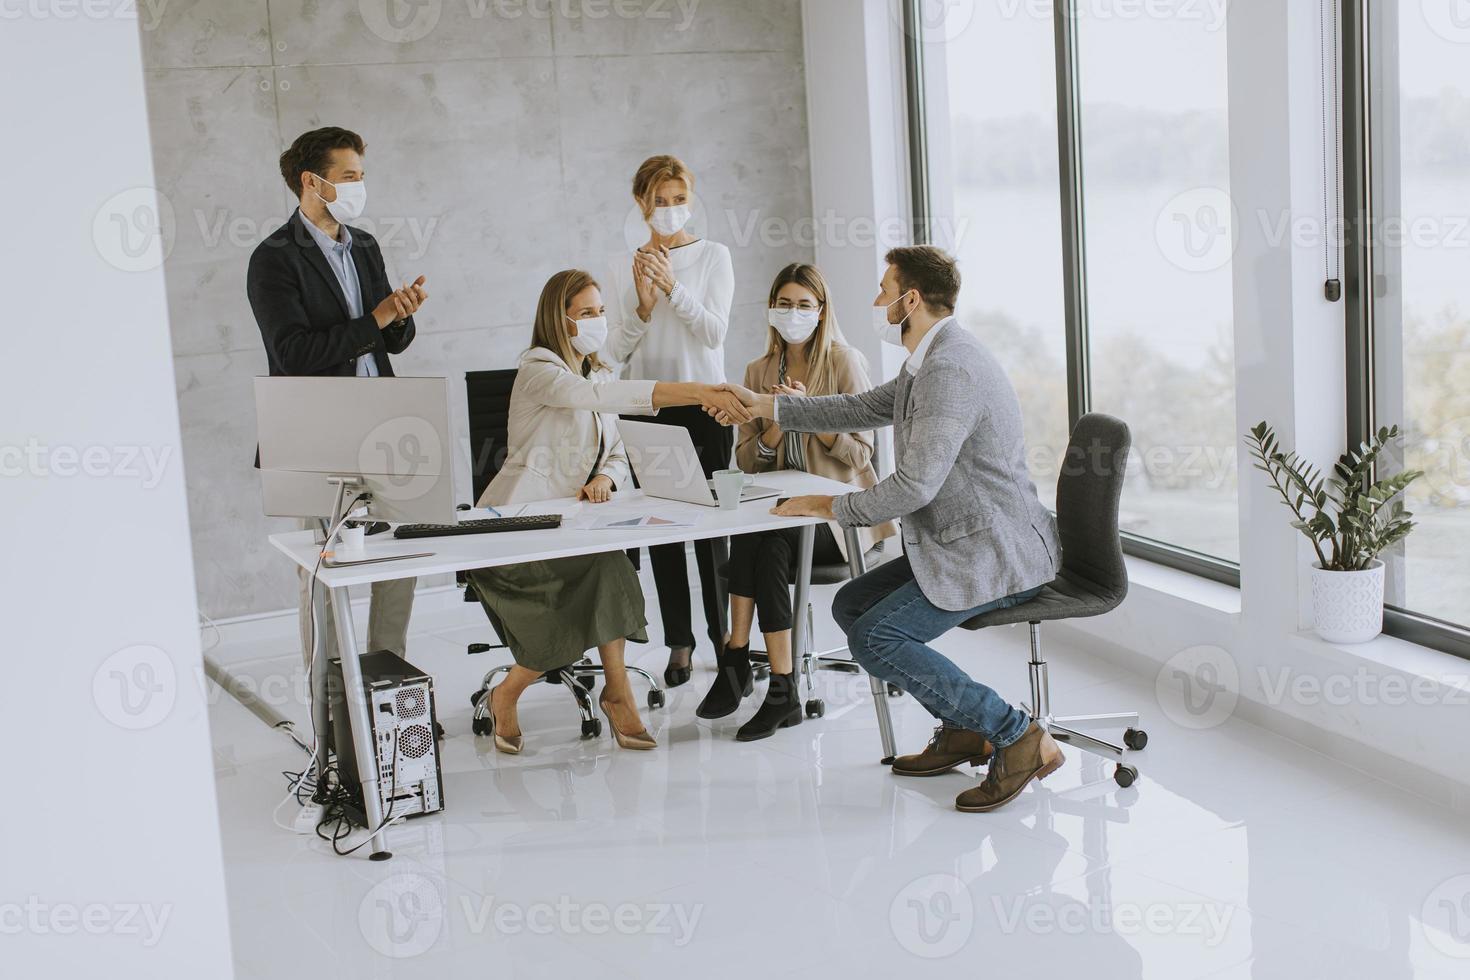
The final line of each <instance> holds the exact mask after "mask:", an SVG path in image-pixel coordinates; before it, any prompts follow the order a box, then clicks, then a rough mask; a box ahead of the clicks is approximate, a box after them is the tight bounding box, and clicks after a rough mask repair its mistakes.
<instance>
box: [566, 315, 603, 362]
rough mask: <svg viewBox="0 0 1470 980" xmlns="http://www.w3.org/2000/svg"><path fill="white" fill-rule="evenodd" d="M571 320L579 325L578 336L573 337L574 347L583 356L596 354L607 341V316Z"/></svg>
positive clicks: (569, 318) (570, 319)
mask: <svg viewBox="0 0 1470 980" xmlns="http://www.w3.org/2000/svg"><path fill="white" fill-rule="evenodd" d="M567 319H568V320H569V321H571V322H572V323H575V324H576V325H577V333H576V336H574V337H572V338H571V340H572V349H573V350H574V351H576V352H577V353H578V354H581V355H582V356H583V357H587V356H589V355H592V354H596V353H597V352H598V351H600V350H602V345H603V344H606V343H607V317H605V316H594V317H588V318H587V319H586V320H572V318H571V317H567Z"/></svg>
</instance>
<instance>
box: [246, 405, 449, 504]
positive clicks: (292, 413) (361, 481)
mask: <svg viewBox="0 0 1470 980" xmlns="http://www.w3.org/2000/svg"><path fill="white" fill-rule="evenodd" d="M255 415H256V422H257V425H258V433H259V437H260V479H261V488H262V491H263V493H262V495H263V497H264V502H265V513H266V516H268V517H304V518H324V519H331V518H333V517H336V516H342V515H338V514H337V512H336V507H337V506H338V495H339V492H340V489H341V487H342V485H343V483H344V481H346V482H347V483H348V484H349V485H350V486H351V488H352V489H351V491H350V493H349V495H348V496H349V499H350V497H351V496H355V495H356V493H357V492H359V491H361V492H364V493H367V494H369V495H370V497H369V500H368V504H367V506H368V513H369V515H370V516H371V517H372V518H373V519H374V520H379V521H390V522H392V523H395V524H400V523H408V524H453V523H454V522H455V499H454V473H453V465H452V462H451V460H452V459H453V453H452V451H451V447H452V446H453V443H452V442H451V440H450V432H449V381H448V379H446V378H256V379H255Z"/></svg>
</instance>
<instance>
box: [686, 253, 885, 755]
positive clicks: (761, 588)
mask: <svg viewBox="0 0 1470 980" xmlns="http://www.w3.org/2000/svg"><path fill="white" fill-rule="evenodd" d="M767 320H768V323H769V328H770V329H769V332H768V335H767V340H766V352H765V354H763V355H762V356H761V357H759V358H757V359H756V360H754V361H751V362H750V364H749V365H748V366H747V367H746V369H745V387H747V388H749V389H751V390H752V391H760V392H768V391H774V392H777V393H779V394H783V395H807V394H811V395H842V394H857V393H859V392H863V391H867V390H868V388H870V387H871V385H870V384H869V383H868V374H867V370H866V368H865V367H864V365H863V357H862V355H861V354H859V353H858V352H857V351H855V350H853V349H852V348H851V347H849V346H847V344H846V343H844V342H843V340H842V332H841V330H839V329H838V327H837V318H836V315H835V314H833V313H832V311H831V308H830V307H829V306H828V304H827V282H826V280H825V279H824V278H823V277H822V273H821V272H820V271H818V270H817V269H816V268H815V267H814V266H810V265H802V264H800V263H797V264H795V265H790V266H787V267H786V268H785V269H782V270H781V272H780V273H779V274H777V276H776V281H775V282H774V283H773V284H772V285H771V299H770V310H769V313H768V315H767ZM872 459H873V434H872V433H871V432H855V433H842V434H838V435H814V434H802V433H795V432H783V431H782V430H781V428H780V427H779V426H778V425H776V424H775V423H774V422H768V421H765V420H762V419H755V420H752V421H749V422H746V423H745V424H743V425H741V427H740V436H739V440H738V441H737V443H736V445H735V460H736V462H737V464H738V465H739V466H740V468H741V469H742V470H744V471H745V472H747V473H759V472H762V471H765V470H804V471H805V472H808V473H812V474H815V475H817V476H825V477H829V478H831V479H833V480H840V481H842V482H843V483H852V484H856V485H858V486H860V487H864V488H867V487H871V486H873V485H874V484H876V483H877V482H878V475H877V474H876V473H875V472H874V471H873V464H872ZM799 533H800V532H799V529H797V528H790V529H781V530H775V531H762V532H760V533H758V534H747V535H742V536H740V537H737V538H735V539H734V540H733V541H731V543H730V637H729V639H728V640H727V641H726V642H725V650H724V653H722V654H721V655H720V657H719V670H718V672H717V673H716V675H715V681H714V683H713V684H712V685H711V686H710V690H709V693H708V694H706V695H705V698H704V701H703V702H701V703H700V705H699V708H698V709H697V710H696V714H698V715H699V717H701V718H723V717H725V716H726V715H729V714H732V713H733V712H734V711H735V710H736V709H737V708H739V707H740V702H741V700H742V699H743V698H744V697H745V695H747V694H749V693H750V692H751V690H752V684H751V667H750V627H751V622H752V619H753V618H754V615H755V613H756V611H759V613H760V627H761V633H762V634H763V635H764V636H765V640H766V652H767V654H768V655H769V657H770V661H771V683H770V686H769V687H768V688H767V689H766V697H765V701H764V703H763V704H762V705H761V706H760V708H759V710H757V711H756V713H755V715H754V716H753V717H752V718H751V719H750V720H749V721H747V722H746V723H745V724H744V725H742V726H741V727H740V730H739V732H738V733H737V734H736V736H735V737H736V738H738V739H739V740H741V741H742V742H750V741H754V740H756V739H760V738H767V737H769V736H771V735H773V734H775V732H776V729H778V728H788V727H790V726H792V725H797V724H800V723H801V712H802V705H801V699H800V698H799V697H798V695H797V686H796V676H795V674H794V672H793V665H792V662H791V626H792V609H791V587H790V583H791V581H792V576H793V574H794V569H795V564H796V549H797V543H798V535H799ZM894 533H895V528H894V526H893V524H891V523H887V524H880V525H878V526H877V527H871V528H861V529H859V531H858V534H859V537H860V538H861V540H862V543H863V550H865V551H866V550H867V549H869V548H872V547H873V545H875V544H877V543H878V542H879V541H881V540H882V539H884V538H887V537H890V536H892V535H893V534H894ZM846 550H847V545H846V541H845V538H844V536H843V533H842V530H841V529H840V528H838V527H837V525H836V524H833V523H830V522H829V523H828V524H826V525H821V526H819V527H818V528H817V536H816V542H815V544H814V546H813V549H812V560H813V561H814V562H816V563H817V564H835V563H838V562H845V561H846V560H847V554H846Z"/></svg>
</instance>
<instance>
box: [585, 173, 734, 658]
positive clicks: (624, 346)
mask: <svg viewBox="0 0 1470 980" xmlns="http://www.w3.org/2000/svg"><path fill="white" fill-rule="evenodd" d="M693 195H694V174H693V173H691V172H690V170H689V168H688V167H686V166H685V165H684V163H683V161H681V160H679V159H678V158H677V157H672V156H656V157H652V158H650V159H648V160H646V161H644V163H643V165H642V166H641V167H639V168H638V173H637V174H636V175H635V176H634V178H633V199H634V200H635V201H636V202H637V203H638V206H639V207H640V208H641V209H642V212H643V218H644V221H645V222H646V223H647V225H648V232H649V238H648V242H647V243H646V244H645V245H643V246H642V247H641V248H639V249H638V250H637V251H636V252H635V253H634V254H633V259H632V267H631V269H630V271H629V273H627V274H626V278H624V277H623V276H622V275H620V277H619V278H620V282H619V285H618V290H617V293H618V295H617V309H616V313H617V316H615V317H614V324H615V325H614V329H613V331H612V334H611V336H610V337H609V338H608V347H607V350H608V357H609V358H610V359H611V360H613V361H615V362H618V363H620V364H623V365H624V372H623V377H624V378H627V379H639V380H645V381H690V382H697V383H701V384H711V385H718V384H723V383H724V381H725V380H726V379H725V334H726V333H727V332H728V330H729V328H730V305H731V303H732V302H733V300H734V296H735V268H734V265H733V264H732V263H731V261H730V250H729V249H728V248H726V247H725V246H724V245H721V244H720V243H719V242H712V241H708V240H705V239H697V238H695V237H694V236H693V235H691V234H690V233H689V231H688V230H687V226H688V224H689V221H690V219H691V218H692V217H693V213H694V212H693V206H692V201H693ZM618 271H619V272H620V273H621V270H618ZM656 421H658V422H662V423H665V424H668V425H680V426H683V427H684V428H685V429H688V430H689V435H690V437H691V438H692V439H693V441H694V448H695V450H696V451H697V452H698V453H699V459H700V463H701V464H702V465H703V468H704V472H705V476H710V475H712V474H713V473H714V471H715V470H719V469H724V468H726V467H727V466H729V465H730V454H731V451H732V450H733V449H734V447H735V434H734V430H732V429H731V428H730V427H728V426H724V425H721V424H720V423H719V422H718V421H717V420H715V419H714V418H711V417H710V416H709V415H706V414H705V413H704V412H703V411H701V410H700V409H699V408H694V407H691V408H687V409H674V410H672V411H668V412H663V413H661V414H660V416H659V418H658V419H657V420H656ZM648 551H649V557H650V558H651V559H652V563H653V581H654V585H655V587H656V588H657V590H658V601H659V609H660V611H661V612H662V615H663V627H664V642H665V643H666V644H668V646H669V663H668V666H667V668H665V670H664V683H665V684H667V685H668V686H669V687H678V686H679V685H681V684H684V683H686V682H687V681H688V680H689V677H690V673H691V670H690V663H691V661H692V658H693V656H694V646H695V643H694V630H693V625H692V621H691V618H690V609H689V570H688V567H687V565H686V563H685V559H684V547H683V545H662V546H659V547H655V548H650V549H648ZM694 555H695V560H696V561H697V562H698V564H699V580H700V587H701V593H702V595H703V599H704V612H705V622H706V623H707V624H708V627H709V639H710V642H711V644H713V646H714V649H715V652H716V653H717V654H718V652H719V650H720V648H721V645H722V644H723V642H724V637H723V636H722V635H721V631H720V627H719V623H720V618H721V609H720V604H719V601H718V595H719V592H718V589H717V580H716V570H715V560H714V543H713V542H712V541H699V542H696V543H695V546H694Z"/></svg>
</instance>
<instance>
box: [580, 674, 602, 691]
mask: <svg viewBox="0 0 1470 980" xmlns="http://www.w3.org/2000/svg"><path fill="white" fill-rule="evenodd" d="M577 683H578V684H581V685H582V689H583V690H587V691H590V690H592V689H593V688H594V687H596V686H597V678H596V677H594V676H592V675H591V674H583V675H582V676H581V677H578V678H577Z"/></svg>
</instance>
